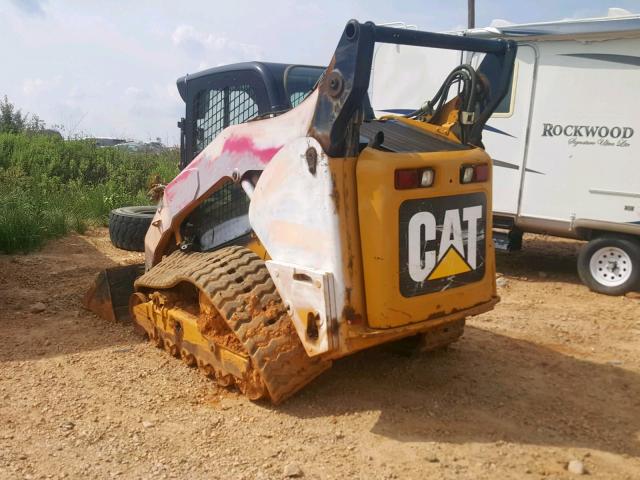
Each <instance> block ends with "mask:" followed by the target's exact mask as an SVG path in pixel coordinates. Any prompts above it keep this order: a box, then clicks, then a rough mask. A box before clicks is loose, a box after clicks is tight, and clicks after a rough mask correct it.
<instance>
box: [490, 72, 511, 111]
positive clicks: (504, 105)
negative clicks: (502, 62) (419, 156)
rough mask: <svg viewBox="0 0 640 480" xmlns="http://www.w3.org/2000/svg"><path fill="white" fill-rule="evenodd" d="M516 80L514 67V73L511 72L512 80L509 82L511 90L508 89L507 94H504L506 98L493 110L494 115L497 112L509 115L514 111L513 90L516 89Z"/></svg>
mask: <svg viewBox="0 0 640 480" xmlns="http://www.w3.org/2000/svg"><path fill="white" fill-rule="evenodd" d="M515 80H516V69H515V67H514V69H513V73H512V74H511V81H510V82H509V90H507V94H506V95H505V96H504V98H503V99H502V100H501V101H500V103H499V104H498V106H497V107H496V109H495V111H494V112H493V114H494V115H495V114H497V113H502V114H507V115H508V114H511V113H513V104H514V102H513V90H514V83H515Z"/></svg>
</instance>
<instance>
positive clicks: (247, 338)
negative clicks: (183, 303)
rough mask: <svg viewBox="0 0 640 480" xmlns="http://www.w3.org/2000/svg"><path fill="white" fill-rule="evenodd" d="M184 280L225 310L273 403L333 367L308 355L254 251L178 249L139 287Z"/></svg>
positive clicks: (166, 285) (172, 284)
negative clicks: (187, 250) (182, 250)
mask: <svg viewBox="0 0 640 480" xmlns="http://www.w3.org/2000/svg"><path fill="white" fill-rule="evenodd" d="M238 279H240V283H238V281H237V280H238ZM181 282H189V283H191V284H193V285H194V286H196V287H197V288H198V289H200V290H201V291H203V292H204V293H205V294H206V295H207V297H208V299H209V301H210V302H211V303H212V304H213V306H214V307H215V308H216V309H217V310H218V311H219V312H220V314H221V315H222V317H223V318H224V319H225V321H226V322H227V324H228V325H229V327H230V328H231V330H232V331H233V332H234V333H235V334H236V336H237V337H238V339H239V340H240V342H241V343H242V345H243V347H244V349H245V351H246V353H247V354H248V355H249V357H250V358H251V360H252V364H253V366H254V368H256V369H257V370H258V372H259V375H260V377H261V379H262V382H263V383H264V385H265V386H266V390H267V392H268V393H267V394H268V396H269V398H270V399H271V401H272V402H273V403H275V404H277V403H279V402H281V401H283V400H284V399H286V398H287V397H289V396H290V395H292V394H293V393H295V392H296V391H298V390H299V389H300V388H302V387H303V386H304V385H306V384H307V383H309V382H310V381H311V380H313V378H315V377H316V376H318V375H319V374H320V373H322V372H323V371H324V370H326V369H327V368H329V367H330V365H331V363H330V362H328V361H323V360H320V359H318V358H311V357H309V356H308V355H307V353H306V351H305V349H304V347H303V345H302V343H301V341H300V339H299V338H298V336H297V334H296V333H295V329H294V328H293V324H292V323H291V319H290V317H289V316H288V314H287V311H286V309H285V307H284V305H283V304H282V300H281V299H280V296H279V295H278V293H277V290H276V288H275V285H274V283H273V281H272V280H271V276H270V275H269V271H268V270H267V267H266V265H265V263H264V261H263V260H262V259H260V257H258V256H257V255H256V254H255V253H253V252H252V251H251V250H249V249H247V248H244V247H239V246H231V247H225V248H222V249H220V250H217V251H215V252H190V253H185V252H181V251H176V252H173V253H172V254H170V255H169V256H167V257H165V258H164V259H163V260H162V261H161V262H160V263H159V264H158V265H156V266H155V267H153V268H152V269H151V270H149V271H148V272H147V273H145V274H144V275H142V276H141V277H139V278H138V279H137V280H136V282H135V286H136V289H141V288H144V289H169V288H172V287H175V286H176V285H178V284H179V283H181ZM269 316H270V318H268V317H269Z"/></svg>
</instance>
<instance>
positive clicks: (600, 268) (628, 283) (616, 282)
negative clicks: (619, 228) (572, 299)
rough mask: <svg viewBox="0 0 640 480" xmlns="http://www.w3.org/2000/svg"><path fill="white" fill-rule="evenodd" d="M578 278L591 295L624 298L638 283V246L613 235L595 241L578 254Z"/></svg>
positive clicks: (639, 247) (639, 254) (639, 272)
mask: <svg viewBox="0 0 640 480" xmlns="http://www.w3.org/2000/svg"><path fill="white" fill-rule="evenodd" d="M578 274H579V275H580V279H581V280H582V282H583V283H584V284H585V285H587V287H589V288H590V289H591V290H593V291H594V292H598V293H604V294H605V295H624V294H625V293H627V292H629V291H631V290H633V289H634V288H636V287H637V286H638V284H639V282H640V243H639V242H637V241H634V240H632V239H630V238H625V237H618V236H613V235H606V236H602V237H597V238H594V239H593V240H591V241H590V242H589V243H587V244H586V245H585V246H584V247H582V250H580V254H579V255H578Z"/></svg>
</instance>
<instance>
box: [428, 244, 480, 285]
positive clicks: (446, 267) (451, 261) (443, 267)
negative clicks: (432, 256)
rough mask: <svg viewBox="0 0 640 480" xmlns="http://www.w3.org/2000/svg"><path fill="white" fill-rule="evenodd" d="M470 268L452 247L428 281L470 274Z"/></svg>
mask: <svg viewBox="0 0 640 480" xmlns="http://www.w3.org/2000/svg"><path fill="white" fill-rule="evenodd" d="M470 271H471V267H470V266H469V264H468V263H467V262H466V261H465V259H464V258H463V257H462V255H460V253H458V250H456V249H455V248H453V245H452V246H451V247H449V250H447V253H445V254H444V257H442V259H441V260H440V263H438V265H436V268H434V269H433V271H432V272H431V275H429V278H428V280H437V279H438V278H445V277H450V276H452V275H458V274H460V273H466V272H470Z"/></svg>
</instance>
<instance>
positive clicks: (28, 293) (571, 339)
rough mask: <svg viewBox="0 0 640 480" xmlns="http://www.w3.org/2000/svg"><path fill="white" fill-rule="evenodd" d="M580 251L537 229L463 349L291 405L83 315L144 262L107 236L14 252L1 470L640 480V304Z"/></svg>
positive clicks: (355, 370)
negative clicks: (250, 393) (586, 267)
mask: <svg viewBox="0 0 640 480" xmlns="http://www.w3.org/2000/svg"><path fill="white" fill-rule="evenodd" d="M577 247H578V244H577V243H575V242H570V241H559V240H549V239H545V238H541V237H529V238H527V240H526V242H525V250H524V251H523V252H520V253H517V254H511V255H508V256H506V255H500V256H499V258H498V270H499V271H500V272H501V274H502V275H503V276H502V277H501V280H500V282H499V284H500V285H501V286H500V288H499V293H500V294H501V296H502V302H501V303H500V304H499V305H498V306H497V308H496V309H495V310H494V311H493V312H490V313H488V314H485V315H482V316H480V317H477V318H474V319H471V320H470V321H469V328H468V329H467V331H466V333H465V335H464V337H463V338H462V340H461V341H459V342H458V343H456V344H455V345H454V346H453V347H451V348H450V349H449V350H448V351H445V352H437V353H431V354H423V355H418V356H402V355H399V354H398V353H397V352H395V351H394V350H392V349H390V348H388V347H382V348H376V349H372V350H370V351H366V352H362V353H359V354H357V355H354V356H352V357H349V358H346V359H344V360H341V361H338V362H336V363H335V364H334V367H333V368H332V369H331V370H329V371H328V372H327V373H325V374H323V375H322V376H321V377H320V378H319V379H318V380H317V381H315V382H314V383H313V384H311V385H310V386H308V387H307V388H306V389H305V390H303V391H302V392H301V393H300V394H298V395H297V396H295V397H294V398H292V399H291V400H289V401H288V402H286V403H285V404H284V405H281V406H279V407H277V408H276V407H271V406H269V405H265V404H262V403H252V402H250V401H248V400H245V399H244V398H243V397H241V396H240V395H238V394H236V393H235V392H233V391H229V390H226V389H220V388H217V387H216V386H215V384H213V383H212V382H211V381H209V380H207V379H206V378H204V377H203V376H202V375H200V374H199V373H198V372H197V370H193V369H190V368H187V367H186V366H185V365H183V364H182V363H181V362H180V361H179V360H176V359H173V358H169V357H168V356H167V354H166V353H164V352H162V351H160V350H157V349H156V348H154V347H153V346H151V344H148V343H145V342H143V341H142V339H141V338H140V337H138V336H137V335H136V334H134V332H133V329H132V328H131V327H130V326H128V325H122V324H109V323H107V322H104V321H102V320H100V319H98V318H96V317H95V316H94V315H92V314H90V313H87V312H86V311H84V310H82V309H81V307H80V306H79V301H80V298H81V296H82V294H83V292H84V291H85V290H86V288H87V287H88V285H89V284H90V282H91V281H92V279H93V276H94V275H95V273H96V272H97V271H98V270H99V269H100V268H103V267H106V266H108V265H113V264H114V263H115V262H119V263H122V262H135V261H138V260H140V256H139V255H138V254H131V253H126V252H122V251H119V250H116V249H114V248H113V247H111V246H110V244H109V243H108V238H107V236H106V232H105V231H104V230H99V231H94V232H91V233H90V234H88V235H87V236H69V237H66V238H63V239H61V240H58V241H55V242H51V243H50V244H49V245H48V246H47V247H46V248H45V249H44V250H42V251H40V252H38V253H36V254H31V255H17V256H6V255H5V256H0V269H2V272H3V275H2V277H1V278H0V328H1V329H2V335H1V336H0V347H1V348H0V396H1V398H2V403H1V404H0V478H3V479H4V478H7V479H14V478H18V479H20V478H24V479H29V478H118V477H121V478H191V479H200V478H220V479H223V478H224V479H227V478H237V479H269V478H273V479H282V478H300V477H302V478H307V479H312V478H322V479H331V478H335V479H342V478H362V479H377V478H380V479H385V478H388V479H391V478H398V479H405V478H406V479H423V478H434V479H440V478H442V479H448V478H452V479H453V478H456V479H509V478H525V479H529V478H531V479H541V478H544V479H550V478H554V479H564V478H576V477H579V476H580V474H581V473H583V474H588V475H589V478H594V479H596V478H597V479H617V478H621V479H637V478H640V300H638V299H636V298H631V297H622V298H619V297H605V296H601V295H597V294H594V293H591V292H589V291H587V289H586V288H585V287H583V286H582V285H581V284H580V283H579V281H578V278H577V275H576V273H575V267H574V264H575V263H574V262H575V255H576V249H577ZM38 302H41V303H42V304H43V305H40V306H35V307H43V306H44V310H43V311H38V310H40V309H41V308H35V307H34V305H35V304H36V303H38ZM574 472H575V473H574Z"/></svg>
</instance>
